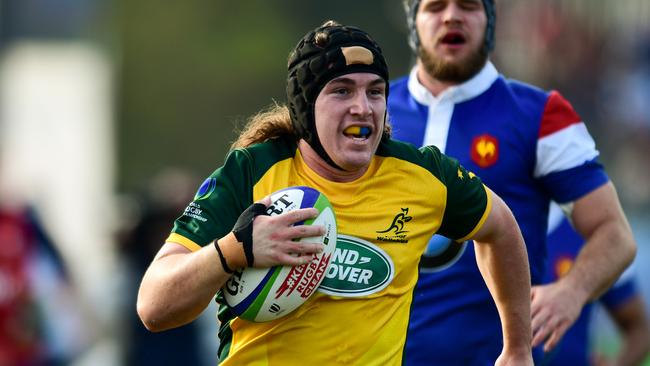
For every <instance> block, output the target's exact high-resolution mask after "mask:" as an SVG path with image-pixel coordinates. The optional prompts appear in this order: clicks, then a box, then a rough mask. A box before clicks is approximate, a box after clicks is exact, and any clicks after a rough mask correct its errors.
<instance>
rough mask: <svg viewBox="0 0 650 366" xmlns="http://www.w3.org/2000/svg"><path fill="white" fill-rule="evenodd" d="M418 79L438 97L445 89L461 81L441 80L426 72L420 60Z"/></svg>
mask: <svg viewBox="0 0 650 366" xmlns="http://www.w3.org/2000/svg"><path fill="white" fill-rule="evenodd" d="M417 77H418V81H419V82H420V84H422V86H424V87H425V88H426V89H427V90H428V91H429V92H430V93H431V94H432V95H433V96H434V97H438V96H439V95H440V94H441V93H442V92H443V91H445V90H447V89H448V88H450V87H452V86H456V85H458V84H459V83H458V82H454V81H441V80H438V79H436V78H435V77H433V76H431V75H430V74H429V73H427V72H426V70H425V69H424V67H423V66H422V64H420V62H419V61H418V70H417Z"/></svg>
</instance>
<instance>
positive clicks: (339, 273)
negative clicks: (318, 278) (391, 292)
mask: <svg viewBox="0 0 650 366" xmlns="http://www.w3.org/2000/svg"><path fill="white" fill-rule="evenodd" d="M394 275H395V266H394V264H393V260H392V259H391V257H390V256H389V255H388V254H387V253H386V252H385V251H383V250H382V249H381V248H380V247H378V246H376V245H374V244H372V243H370V242H368V241H366V240H363V239H360V238H356V237H354V236H349V235H343V234H339V236H338V238H337V240H336V250H335V251H334V255H333V256H332V258H331V262H330V264H329V267H327V272H326V273H325V278H324V279H323V282H322V283H321V284H320V286H319V287H318V291H319V292H322V293H325V294H328V295H334V296H343V297H360V296H367V295H371V294H374V293H377V292H379V291H381V290H383V289H384V288H386V286H388V284H390V283H391V281H392V280H393V276H394Z"/></svg>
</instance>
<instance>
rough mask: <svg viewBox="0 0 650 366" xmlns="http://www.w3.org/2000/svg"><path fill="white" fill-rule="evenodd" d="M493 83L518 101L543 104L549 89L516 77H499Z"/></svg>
mask: <svg viewBox="0 0 650 366" xmlns="http://www.w3.org/2000/svg"><path fill="white" fill-rule="evenodd" d="M495 85H497V86H499V87H501V88H502V89H504V90H505V91H507V92H508V93H509V95H511V96H512V98H514V99H516V100H519V101H531V102H535V103H540V104H544V103H546V100H547V99H548V97H549V95H550V91H548V90H544V89H542V88H541V87H539V86H536V85H533V84H529V83H526V82H523V81H521V80H517V79H509V78H505V77H501V78H499V79H498V80H497V82H496V83H495Z"/></svg>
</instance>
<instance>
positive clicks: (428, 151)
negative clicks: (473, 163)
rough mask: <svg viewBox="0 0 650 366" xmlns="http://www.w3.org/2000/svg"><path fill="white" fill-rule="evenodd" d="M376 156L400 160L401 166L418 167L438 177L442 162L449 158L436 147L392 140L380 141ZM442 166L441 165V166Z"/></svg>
mask: <svg viewBox="0 0 650 366" xmlns="http://www.w3.org/2000/svg"><path fill="white" fill-rule="evenodd" d="M376 154H377V156H381V157H386V158H393V159H398V160H401V161H402V163H403V164H411V165H413V166H418V167H420V168H423V169H425V170H428V171H429V172H431V173H433V174H434V175H436V176H438V175H439V174H440V173H439V172H440V169H441V168H442V165H444V164H446V163H444V162H443V161H445V160H450V159H451V158H449V157H447V156H445V155H444V154H443V153H442V152H441V151H440V150H439V149H438V148H437V147H436V146H433V145H430V146H423V147H420V148H418V147H417V146H415V145H413V144H411V143H408V142H402V141H398V140H394V139H388V140H385V141H382V142H381V144H380V145H379V148H378V149H377V153H376ZM441 164H442V165H441Z"/></svg>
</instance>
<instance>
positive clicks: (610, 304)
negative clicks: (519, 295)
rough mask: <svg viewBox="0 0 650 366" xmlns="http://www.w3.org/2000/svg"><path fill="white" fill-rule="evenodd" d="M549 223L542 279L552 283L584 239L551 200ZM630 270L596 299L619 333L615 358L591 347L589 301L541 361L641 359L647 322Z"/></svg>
mask: <svg viewBox="0 0 650 366" xmlns="http://www.w3.org/2000/svg"><path fill="white" fill-rule="evenodd" d="M548 226H549V227H548V231H549V234H548V239H547V245H548V270H547V272H546V276H545V277H546V280H545V283H552V282H555V281H557V280H559V279H560V278H561V277H562V276H564V275H565V274H566V273H567V272H568V271H569V269H570V268H571V266H572V265H573V262H574V261H575V259H576V256H577V254H578V252H579V251H580V248H582V245H583V244H584V240H583V239H582V237H580V235H579V234H578V233H576V232H575V230H573V227H572V226H571V223H570V222H569V220H568V219H567V218H566V217H565V216H564V214H563V213H562V210H561V209H560V207H559V206H558V205H557V204H555V203H553V204H551V209H550V215H549V223H548ZM633 270H634V267H629V268H628V269H627V270H626V271H625V272H623V275H621V277H620V278H619V280H618V281H616V283H615V284H614V286H612V288H610V289H609V290H608V291H607V292H606V293H605V294H604V295H603V296H601V297H600V298H599V299H598V302H599V303H600V304H602V305H603V306H604V308H605V309H606V310H607V313H608V314H609V315H610V317H611V318H612V320H613V321H614V324H615V325H616V328H617V329H618V331H619V332H620V335H621V342H622V346H621V349H620V351H619V352H618V355H617V356H616V358H615V359H613V360H608V359H606V358H605V357H604V356H602V355H598V354H595V353H594V352H593V350H592V348H591V347H590V343H589V340H590V337H589V330H590V329H589V326H590V320H591V319H592V314H593V310H594V306H595V305H594V304H592V303H588V304H586V305H585V306H584V308H583V309H582V313H581V314H580V317H579V318H578V319H577V320H576V322H575V323H574V324H573V326H572V327H571V328H570V329H569V330H568V331H567V332H566V334H565V335H564V337H562V341H561V342H560V343H559V344H558V346H557V347H556V348H555V349H554V350H552V351H551V352H549V354H548V355H547V356H546V357H545V359H544V365H549V366H565V365H571V366H587V365H594V364H595V365H598V366H606V365H607V366H609V365H611V366H633V365H640V364H641V363H642V362H643V360H644V359H645V358H646V357H647V355H648V352H649V351H650V324H648V317H647V315H646V312H645V302H644V301H643V298H642V296H641V293H640V292H639V288H638V287H637V286H638V284H637V280H636V276H635V275H636V274H635V273H634V271H633Z"/></svg>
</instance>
